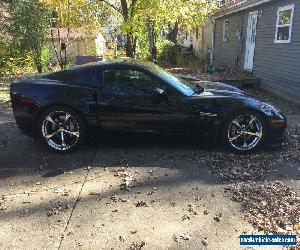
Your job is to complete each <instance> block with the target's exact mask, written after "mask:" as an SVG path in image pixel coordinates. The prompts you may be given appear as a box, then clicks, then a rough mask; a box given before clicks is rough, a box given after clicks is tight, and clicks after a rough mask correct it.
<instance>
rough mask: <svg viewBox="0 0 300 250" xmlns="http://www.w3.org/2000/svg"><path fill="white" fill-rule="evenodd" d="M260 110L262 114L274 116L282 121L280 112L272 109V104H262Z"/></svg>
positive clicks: (274, 108)
mask: <svg viewBox="0 0 300 250" xmlns="http://www.w3.org/2000/svg"><path fill="white" fill-rule="evenodd" d="M260 110H261V111H262V112H263V113H265V114H266V115H269V116H276V117H278V118H280V119H282V120H284V117H283V116H282V114H281V111H280V110H279V109H278V108H276V107H274V106H273V105H272V104H269V103H265V102H263V103H262V104H261V106H260Z"/></svg>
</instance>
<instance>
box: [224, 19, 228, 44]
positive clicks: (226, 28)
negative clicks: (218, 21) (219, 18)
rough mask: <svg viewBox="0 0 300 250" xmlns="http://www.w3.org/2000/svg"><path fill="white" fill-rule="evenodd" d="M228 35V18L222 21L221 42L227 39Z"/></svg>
mask: <svg viewBox="0 0 300 250" xmlns="http://www.w3.org/2000/svg"><path fill="white" fill-rule="evenodd" d="M228 36H229V20H228V19H225V20H224V23H223V42H227V41H228Z"/></svg>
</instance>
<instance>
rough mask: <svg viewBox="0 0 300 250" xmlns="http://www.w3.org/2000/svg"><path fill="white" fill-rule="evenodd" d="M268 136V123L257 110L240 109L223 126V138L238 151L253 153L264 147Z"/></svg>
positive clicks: (230, 147)
mask: <svg viewBox="0 0 300 250" xmlns="http://www.w3.org/2000/svg"><path fill="white" fill-rule="evenodd" d="M265 138H266V124H265V121H264V119H263V117H262V116H261V115H260V114H259V113H256V112H255V111H251V110H249V111H240V112H238V113H236V114H234V115H232V116H231V117H230V118H229V119H228V120H227V121H226V122H225V124H224V126H223V128H222V140H223V142H224V144H225V146H226V147H227V148H229V149H230V150H232V151H234V152H237V153H251V152H254V151H257V150H258V149H260V148H261V147H262V145H263V144H264V141H265Z"/></svg>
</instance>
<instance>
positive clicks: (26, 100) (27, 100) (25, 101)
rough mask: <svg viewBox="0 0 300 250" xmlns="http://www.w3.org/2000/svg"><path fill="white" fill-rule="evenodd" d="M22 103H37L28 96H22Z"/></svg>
mask: <svg viewBox="0 0 300 250" xmlns="http://www.w3.org/2000/svg"><path fill="white" fill-rule="evenodd" d="M20 103H22V104H24V105H31V104H35V101H34V100H32V99H30V98H27V97H21V99H20Z"/></svg>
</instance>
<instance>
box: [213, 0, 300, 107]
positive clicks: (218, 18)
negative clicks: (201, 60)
mask: <svg viewBox="0 0 300 250" xmlns="http://www.w3.org/2000/svg"><path fill="white" fill-rule="evenodd" d="M222 3H223V4H225V5H224V6H222V7H221V8H220V10H219V11H218V13H217V14H216V15H215V16H214V20H215V36H214V65H215V67H223V68H231V69H232V70H238V71H243V70H245V71H248V72H252V73H253V75H254V76H255V77H258V78H259V79H260V86H261V87H262V88H264V89H267V90H268V91H271V92H274V93H275V94H277V95H281V96H283V97H285V98H288V99H290V100H295V101H297V102H299V103H300V1H299V0H235V1H229V2H226V1H224V2H222Z"/></svg>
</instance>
